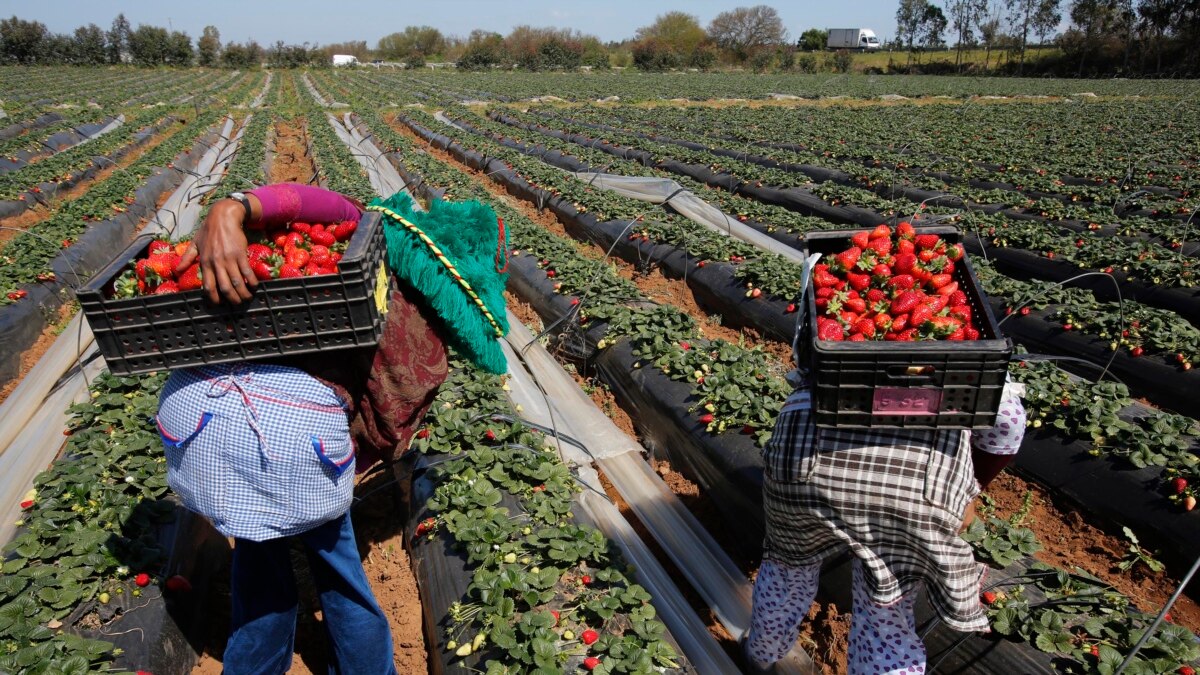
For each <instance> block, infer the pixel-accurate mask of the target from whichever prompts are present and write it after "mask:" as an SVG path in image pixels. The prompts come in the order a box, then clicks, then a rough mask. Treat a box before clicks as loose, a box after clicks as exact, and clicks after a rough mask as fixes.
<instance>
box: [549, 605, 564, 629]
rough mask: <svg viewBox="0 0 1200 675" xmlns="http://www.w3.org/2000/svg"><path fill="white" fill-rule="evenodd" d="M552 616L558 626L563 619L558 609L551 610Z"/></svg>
mask: <svg viewBox="0 0 1200 675" xmlns="http://www.w3.org/2000/svg"><path fill="white" fill-rule="evenodd" d="M550 615H551V616H553V617H554V625H555V626H557V625H558V622H559V620H561V619H562V614H560V613H559V611H558V610H557V609H552V610H550Z"/></svg>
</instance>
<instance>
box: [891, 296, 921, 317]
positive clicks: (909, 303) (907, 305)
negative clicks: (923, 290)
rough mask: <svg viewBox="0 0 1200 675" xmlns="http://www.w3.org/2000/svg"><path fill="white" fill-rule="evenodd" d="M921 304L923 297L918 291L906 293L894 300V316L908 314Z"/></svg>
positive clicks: (892, 308)
mask: <svg viewBox="0 0 1200 675" xmlns="http://www.w3.org/2000/svg"><path fill="white" fill-rule="evenodd" d="M920 302H921V295H920V294H919V293H917V292H916V291H904V292H903V293H901V294H900V295H898V296H896V299H895V300H892V307H891V312H892V314H908V313H909V312H911V311H913V308H915V307H916V306H917V305H918V304H920Z"/></svg>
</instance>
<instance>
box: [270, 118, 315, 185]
mask: <svg viewBox="0 0 1200 675" xmlns="http://www.w3.org/2000/svg"><path fill="white" fill-rule="evenodd" d="M272 133H274V141H275V145H274V148H275V161H274V162H272V163H271V176H270V180H271V182H272V183H305V184H307V183H311V182H312V180H313V178H315V177H316V175H317V166H316V164H315V163H314V162H313V158H312V156H311V155H310V154H309V152H308V125H307V123H306V121H305V119H304V118H303V117H294V118H292V119H279V120H276V122H275V127H274V129H273V130H272Z"/></svg>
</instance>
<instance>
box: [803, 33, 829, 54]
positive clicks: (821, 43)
mask: <svg viewBox="0 0 1200 675" xmlns="http://www.w3.org/2000/svg"><path fill="white" fill-rule="evenodd" d="M827 44H829V31H825V30H821V29H820V28H809V29H808V30H806V31H804V33H803V34H802V35H800V39H799V40H797V41H796V47H797V48H799V49H802V50H804V51H806V52H819V51H821V50H823V49H825V45H827Z"/></svg>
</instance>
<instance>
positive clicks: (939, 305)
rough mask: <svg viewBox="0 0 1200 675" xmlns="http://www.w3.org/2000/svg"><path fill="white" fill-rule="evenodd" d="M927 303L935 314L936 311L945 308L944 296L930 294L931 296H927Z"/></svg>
mask: <svg viewBox="0 0 1200 675" xmlns="http://www.w3.org/2000/svg"><path fill="white" fill-rule="evenodd" d="M928 304H929V306H930V307H932V308H933V313H934V314H937V313H938V312H940V311H942V310H943V309H946V296H944V295H931V296H929V301H928Z"/></svg>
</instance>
